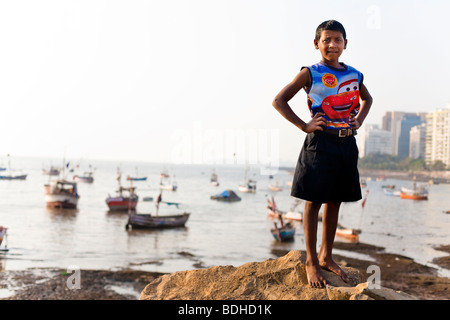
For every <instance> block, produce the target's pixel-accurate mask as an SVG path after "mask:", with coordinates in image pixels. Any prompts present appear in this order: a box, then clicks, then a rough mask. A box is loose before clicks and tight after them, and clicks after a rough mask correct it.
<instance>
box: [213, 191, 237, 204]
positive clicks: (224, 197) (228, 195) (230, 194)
mask: <svg viewBox="0 0 450 320" xmlns="http://www.w3.org/2000/svg"><path fill="white" fill-rule="evenodd" d="M210 198H211V199H212V200H217V201H225V202H235V201H241V198H240V197H239V196H238V195H237V194H236V193H235V192H234V191H233V190H225V191H223V192H222V193H219V194H216V195H214V196H211V197H210Z"/></svg>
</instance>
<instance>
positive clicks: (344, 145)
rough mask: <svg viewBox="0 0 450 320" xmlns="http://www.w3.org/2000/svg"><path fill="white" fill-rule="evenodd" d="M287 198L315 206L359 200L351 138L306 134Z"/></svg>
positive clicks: (355, 147) (354, 145)
mask: <svg viewBox="0 0 450 320" xmlns="http://www.w3.org/2000/svg"><path fill="white" fill-rule="evenodd" d="M291 196H293V197H296V198H300V199H303V200H307V201H312V202H317V203H327V202H329V201H337V202H352V201H358V200H361V198H362V196H361V185H360V181H359V172H358V146H357V145H356V139H355V137H354V136H348V137H344V138H340V137H338V136H336V135H332V134H328V133H324V132H321V131H316V132H313V133H309V134H308V135H307V136H306V138H305V142H304V143H303V147H302V150H301V151H300V156H299V158H298V163H297V167H296V169H295V174H294V180H293V182H292V190H291Z"/></svg>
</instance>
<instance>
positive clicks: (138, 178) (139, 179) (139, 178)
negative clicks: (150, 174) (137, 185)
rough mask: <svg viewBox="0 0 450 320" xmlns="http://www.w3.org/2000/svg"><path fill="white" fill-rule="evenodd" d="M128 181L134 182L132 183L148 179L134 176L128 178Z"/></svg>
mask: <svg viewBox="0 0 450 320" xmlns="http://www.w3.org/2000/svg"><path fill="white" fill-rule="evenodd" d="M127 180H132V181H147V177H132V176H128V177H127Z"/></svg>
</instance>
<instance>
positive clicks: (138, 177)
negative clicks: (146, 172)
mask: <svg viewBox="0 0 450 320" xmlns="http://www.w3.org/2000/svg"><path fill="white" fill-rule="evenodd" d="M127 180H132V181H147V177H144V176H139V174H138V168H137V167H136V175H135V176H130V175H129V176H128V177H127Z"/></svg>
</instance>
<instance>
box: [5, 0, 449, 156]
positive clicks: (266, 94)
mask: <svg viewBox="0 0 450 320" xmlns="http://www.w3.org/2000/svg"><path fill="white" fill-rule="evenodd" d="M448 12H450V2H449V1H447V0H442V1H438V0H426V1H421V0H420V1H411V0H408V1H392V0H390V1H361V0H347V1H344V0H343V1H335V0H333V1H331V0H330V1H296V0H290V1H283V0H235V1H229V0H227V1H225V0H223V1H222V0H192V1H188V0H157V1H133V0H131V1H130V0H127V1H122V0H118V1H98V0H88V1H62V0H56V1H44V0H40V1H3V0H1V1H0V44H1V49H0V106H1V110H2V119H3V121H2V122H1V125H0V157H3V156H5V155H6V154H7V153H10V154H11V155H29V156H49V157H62V156H63V153H64V149H66V155H67V157H69V158H77V157H80V158H81V157H82V158H88V159H111V160H134V161H157V162H160V161H163V162H176V161H178V162H185V163H186V162H187V163H189V162H192V163H201V162H202V161H203V162H217V163H220V162H221V161H222V162H226V161H225V160H224V159H228V158H230V157H232V156H233V155H232V154H233V153H236V152H237V154H238V155H242V153H243V152H244V151H243V149H242V148H244V147H245V145H246V144H245V143H248V144H249V145H252V146H253V147H254V148H256V149H253V151H250V152H253V153H254V154H253V158H251V159H250V162H251V161H262V160H263V158H274V157H275V156H274V153H276V157H277V159H278V160H280V161H295V160H296V158H297V156H298V152H299V149H300V146H301V144H302V142H303V139H304V134H303V133H302V132H300V131H299V130H298V129H296V128H295V127H294V126H293V125H291V124H290V123H289V122H287V121H286V120H285V119H284V118H282V117H281V115H279V114H278V113H277V112H276V110H275V109H274V108H273V107H272V106H271V103H272V100H273V98H274V96H275V95H276V94H277V93H278V91H279V90H280V89H281V88H282V87H283V86H285V85H286V84H287V83H288V82H290V81H291V80H292V79H293V77H294V76H295V75H296V74H297V72H298V71H299V70H300V68H301V66H303V65H311V64H314V63H316V62H318V61H319V60H320V54H319V52H318V51H316V50H315V49H314V47H313V38H314V32H315V29H316V27H317V25H318V24H319V23H321V22H322V21H324V20H328V19H336V20H338V21H340V22H342V23H343V25H344V26H345V28H346V31H347V37H348V46H347V50H345V51H344V54H343V55H342V56H341V61H342V62H344V63H347V64H349V65H351V66H354V67H356V68H357V69H359V70H360V71H362V72H363V74H364V76H365V80H364V81H365V84H366V86H367V88H368V89H369V91H370V92H371V94H372V96H373V97H374V104H373V106H372V109H371V111H370V114H369V116H368V118H367V119H366V123H381V117H382V115H383V114H384V112H385V111H393V110H397V111H410V112H426V111H433V110H435V109H437V108H443V107H445V106H446V104H447V103H448V102H449V101H450V90H449V89H450V87H449V76H450V63H449V60H448V59H449V58H450V41H449V39H450V27H449V25H448V22H447V15H448ZM291 106H292V107H293V109H294V110H295V111H296V112H297V113H298V115H299V116H300V117H302V118H304V119H305V120H307V119H308V117H309V114H308V111H307V106H306V95H305V93H304V92H301V93H299V94H298V95H297V96H296V97H295V98H294V99H293V100H292V103H291ZM243 141H244V142H245V143H244V142H243ZM243 146H244V147H243ZM255 146H256V147H255ZM241 149H242V150H241ZM245 152H248V150H247V151H245ZM267 154H270V156H268V157H265V155H267ZM252 159H253V160H252ZM266 160H267V159H266ZM274 160H275V159H272V160H270V162H273V161H274Z"/></svg>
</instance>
